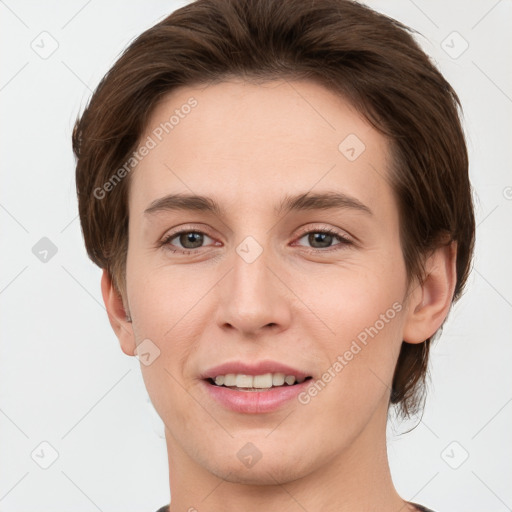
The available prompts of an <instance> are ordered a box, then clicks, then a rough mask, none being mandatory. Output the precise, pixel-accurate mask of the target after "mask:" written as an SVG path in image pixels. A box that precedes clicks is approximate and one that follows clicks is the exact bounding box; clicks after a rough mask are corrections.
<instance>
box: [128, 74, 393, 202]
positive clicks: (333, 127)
mask: <svg viewBox="0 0 512 512" xmlns="http://www.w3.org/2000/svg"><path fill="white" fill-rule="evenodd" d="M145 143H146V145H147V146H148V147H150V146H151V149H150V150H149V151H148V152H147V154H145V156H144V157H143V158H141V160H140V161H139V163H138V164H137V166H136V168H135V170H134V171H133V172H132V176H131V180H132V181H131V186H130V210H131V211H132V208H134V209H137V210H142V209H144V207H145V206H147V204H149V203H150V202H151V201H153V200H154V199H156V198H158V197H161V196H163V195H165V194H166V193H171V192H176V191H178V192H186V193H195V194H201V195H209V196H215V197H216V198H218V199H219V200H220V201H224V202H227V203H233V201H234V200H235V198H236V200H237V201H239V202H240V204H239V206H242V205H243V206H245V207H246V208H248V209H249V208H251V209H253V208H255V207H260V208H264V207H265V204H264V201H263V199H264V198H265V199H268V200H269V201H270V200H272V197H273V196H274V195H275V198H276V199H278V198H279V197H281V196H282V195H283V193H284V192H286V193H292V192H297V193H298V192H304V191H307V190H310V189H313V190H314V189H322V190H326V189H329V190H332V189H335V190H340V191H343V192H344V193H347V194H349V195H352V196H355V197H358V198H359V199H360V200H361V201H363V202H366V203H373V202H375V201H376V200H379V201H382V200H386V198H387V199H388V200H389V199H390V188H389V185H388V183H387V175H388V171H387V162H388V153H389V149H388V143H387V141H386V140H385V138H384V137H383V136H382V135H381V134H379V133H378V132H377V131H376V130H375V129H373V128H372V127H371V126H370V125H369V124H368V123H367V121H366V120H365V119H364V118H363V117H362V116H361V115H360V114H359V113H358V112H357V111H356V110H355V109H354V108H353V107H352V106H351V105H350V104H349V103H348V102H347V101H346V100H344V99H343V98H342V97H340V96H339V95H336V94H334V93H333V92H331V91H328V90H327V89H325V88H324V87H322V86H321V85H319V84H316V83H314V82H310V81H295V82H288V81H285V80H275V81H270V82H266V83H263V84H252V83H248V82H245V81H242V80H233V81H228V82H222V83H218V84H212V85H209V86H201V87H199V86H198V87H180V88H178V89H175V90H173V91H172V92H171V93H169V94H168V95H167V96H165V97H164V98H163V100H161V101H160V103H159V104H158V105H157V106H156V108H155V109H154V110H153V112H152V115H151V116H150V119H149V121H148V123H147V126H146V129H145V132H144V134H143V136H142V137H141V139H140V144H145ZM254 198H259V200H257V201H256V200H254Z"/></svg>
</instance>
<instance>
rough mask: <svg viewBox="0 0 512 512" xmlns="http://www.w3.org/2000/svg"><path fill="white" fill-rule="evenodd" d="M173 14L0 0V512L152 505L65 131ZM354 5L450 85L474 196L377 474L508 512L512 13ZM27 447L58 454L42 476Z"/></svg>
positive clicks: (154, 452) (146, 421)
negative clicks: (446, 308)
mask: <svg viewBox="0 0 512 512" xmlns="http://www.w3.org/2000/svg"><path fill="white" fill-rule="evenodd" d="M186 3H188V2H173V1H163V0H153V1H146V2H143V1H142V0H138V1H131V2H122V1H120V0H117V1H114V0H109V1H103V2H101V1H99V0H89V1H84V0H73V1H68V2H64V1H55V0H54V1H47V2H36V1H27V0H25V1H17V2H16V1H14V0H5V1H0V43H1V48H2V73H1V75H0V108H1V114H0V115H1V120H2V123H1V133H0V148H1V155H2V158H1V163H2V174H1V188H0V191H1V193H0V226H1V233H2V236H1V238H2V245H1V247H2V251H0V268H1V274H0V312H1V323H0V333H1V345H0V429H1V436H0V511H2V512H21V511H26V510H31V511H32V512H43V511H45V512H46V511H48V510H52V511H64V510H66V511H67V510H73V511H74V512H93V511H96V510H100V511H104V512H107V511H109V512H117V511H119V512H120V511H123V512H154V510H156V509H157V508H158V507H160V506H162V505H164V504H166V503H168V502H169V489H168V468H167V456H166V450H165V443H164V440H163V439H162V438H161V437H159V435H158V434H159V433H161V430H162V429H161V426H162V425H161V422H160V421H159V420H158V419H155V416H152V411H151V408H150V406H148V399H147V394H146V391H145V388H144V384H143V381H142V378H141V374H140V368H139V362H138V360H137V359H136V358H130V357H127V356H125V355H124V354H123V353H122V352H121V350H120V348H119V345H118V342H117V339H116V338H115V336H114V333H113V332H112V330H111V328H110V325H109V323H108V319H107V315H106V313H105V310H104V306H103V302H102V298H101V292H100V275H101V272H100V270H99V269H98V268H97V267H95V266H94V265H93V264H92V263H91V262H90V261H89V260H88V259H87V257H86V253H85V249H84V246H83V242H82V237H81V232H80V224H79V220H78V216H77V203H76V198H75V189H74V187H75V185H74V159H73V155H72V151H71V128H72V125H73V122H74V119H75V118H76V116H77V114H78V113H79V112H81V111H82V109H83V107H84V106H85V104H86V101H87V100H88V98H89V97H90V95H91V93H92V90H94V88H95V87H96V85H97V84H98V82H99V80H100V79H101V77H102V76H103V75H104V74H105V73H106V72H107V70H108V69H109V68H110V67H111V66H112V64H113V63H114V61H115V60H116V59H117V57H118V56H119V54H120V52H121V51H122V50H123V49H124V48H125V47H126V46H127V45H128V44H129V43H130V42H131V41H132V40H133V39H134V38H135V37H136V36H137V35H139V34H140V33H141V32H143V31H144V30H145V29H147V28H149V27H151V26H152V25H154V24H155V23H156V22H157V21H160V20H161V19H163V18H164V17H165V16H167V15H168V14H170V13H171V12H172V11H173V10H174V9H176V8H177V7H180V6H181V5H184V4H186ZM367 3H368V5H370V6H372V7H373V8H375V9H377V10H379V11H381V12H383V13H385V14H388V15H390V16H392V17H395V18H396V19H398V20H400V21H402V22H404V23H406V24H407V25H410V26H411V27H413V28H415V29H417V30H418V31H419V32H421V33H422V34H423V36H424V38H422V37H420V38H419V41H420V43H421V45H422V47H423V48H424V49H425V51H426V52H427V53H428V54H429V55H431V56H432V57H433V59H434V60H435V62H436V63H437V65H438V66H439V68H440V70H441V71H442V73H443V74H444V75H445V76H446V77H447V79H448V80H449V81H450V83H451V84H452V85H453V86H454V88H455V90H456V91H457V92H458V94H459V96H460V98H461V101H462V103H463V106H464V111H465V128H466V131H467V136H468V147H469V153H470V160H471V169H470V171H471V179H472V182H473V184H474V187H475V191H476V196H477V197H476V215H477V223H478V228H477V246H476V258H475V264H474V270H473V273H472V275H471V277H470V279H469V283H468V290H467V292H466V295H465V296H464V297H463V298H462V300H461V301H460V302H459V303H458V304H457V305H456V307H455V308H454V309H453V311H452V312H451V314H450V316H449V319H448V321H447V323H446V324H445V327H444V332H443V334H442V336H441V337H440V338H439V339H438V340H437V342H436V343H435V345H434V349H433V354H432V386H431V387H430V395H429V399H428V401H427V406H426V410H425V414H424V416H423V418H422V420H421V422H419V420H417V421H415V422H413V423H411V424H393V423H391V424H390V427H389V455H390V462H391V467H392V473H393V477H394V480H395V483H396V486H397V489H398V491H399V492H400V493H401V495H402V496H403V497H404V498H406V499H410V500H414V501H417V502H420V503H425V504H427V505H429V506H430V507H432V508H434V509H435V510H436V511H438V512H454V511H465V512H477V511H478V512H481V511H484V510H485V511H486V512H504V511H507V510H512V485H511V482H512V467H511V466H512V462H511V461H512V443H511V442H510V432H511V431H512V386H511V380H512V378H511V371H510V366H511V363H512V344H511V343H510V342H511V335H510V333H511V330H512V329H511V327H512V326H511V318H512V314H511V313H512V277H511V273H510V271H509V261H510V249H511V228H510V221H511V213H512V173H511V170H510V169H511V167H510V166H511V160H512V158H511V151H510V147H511V142H512V141H511V140H510V135H511V124H512V122H511V119H512V118H511V114H512V79H511V73H510V62H512V35H511V30H510V28H509V27H510V20H511V19H512V3H511V1H510V0H501V1H497V0H485V1H478V2H476V1H472V2H468V1H463V0H457V1H450V2H446V1H444V0H436V1H432V0H430V1H427V0H415V1H412V0H403V1H391V0H388V1H368V2H367ZM454 31H456V32H457V33H458V34H459V35H460V36H459V35H457V34H453V32H454ZM42 32H47V33H48V34H49V35H48V34H43V35H41V33H42ZM465 41H466V42H467V44H468V45H469V46H468V48H467V49H466V50H465V51H464V52H463V53H461V52H462V50H463V49H464V47H465V44H466V43H465ZM57 44H58V48H56V50H55V51H54V52H53V53H52V54H51V55H46V54H44V52H45V51H46V52H49V51H50V50H51V49H52V45H57ZM459 54H460V55H459ZM43 57H45V58H43ZM43 237H47V238H49V239H50V240H51V242H52V243H53V244H54V245H55V247H56V249H57V253H56V254H55V255H53V256H52V255H51V253H49V254H48V256H47V259H48V261H47V262H42V261H40V259H39V258H37V257H36V255H35V254H34V253H33V251H32V248H33V247H34V246H35V245H36V244H37V243H38V242H39V240H40V239H41V238H43ZM36 252H37V251H36ZM418 422H419V423H418ZM415 424H418V425H417V427H416V428H415V429H414V430H413V431H411V432H410V433H408V434H404V435H399V433H400V432H404V431H406V430H408V429H409V428H410V427H412V426H414V425H415ZM43 442H44V443H49V445H51V447H53V450H55V451H56V452H57V453H58V458H57V459H56V460H55V461H54V462H53V464H51V465H50V466H49V467H48V468H47V469H43V468H42V467H41V465H45V464H49V463H50V462H52V448H50V447H49V445H48V444H43V445H41V443H43ZM466 456H468V458H467V460H464V459H465V457H466ZM455 467H457V469H455ZM311 512H316V511H311Z"/></svg>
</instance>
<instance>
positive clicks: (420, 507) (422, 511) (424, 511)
mask: <svg viewBox="0 0 512 512" xmlns="http://www.w3.org/2000/svg"><path fill="white" fill-rule="evenodd" d="M411 505H414V506H415V507H416V508H417V509H418V510H419V512H435V511H434V510H432V509H431V508H427V507H424V506H423V505H419V504H418V503H412V502H411ZM158 512H165V511H164V510H162V511H160V510H159V511H158Z"/></svg>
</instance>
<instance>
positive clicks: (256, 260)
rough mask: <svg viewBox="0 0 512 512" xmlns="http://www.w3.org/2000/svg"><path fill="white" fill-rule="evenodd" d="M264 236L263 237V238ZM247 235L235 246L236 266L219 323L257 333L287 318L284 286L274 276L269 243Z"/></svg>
mask: <svg viewBox="0 0 512 512" xmlns="http://www.w3.org/2000/svg"><path fill="white" fill-rule="evenodd" d="M261 238H263V236H262V237H261ZM265 240H267V242H265V241H263V243H260V242H259V241H258V240H256V238H255V237H253V236H247V237H246V238H244V239H243V240H242V242H241V243H240V244H238V246H236V248H235V254H234V255H233V269H232V272H230V275H229V278H228V283H229V284H228V286H227V287H226V288H225V290H224V297H223V299H222V303H223V304H224V307H222V308H221V311H220V315H221V316H220V318H219V320H220V322H221V323H222V324H226V323H227V324H230V325H231V326H232V327H234V328H237V329H239V330H240V331H244V333H246V334H250V333H255V332H256V331H258V330H259V329H261V328H263V327H265V326H268V325H273V326H275V325H280V326H281V327H284V324H286V322H287V321H288V318H289V315H288V313H287V309H288V308H287V305H286V297H285V293H284V291H285V290H284V287H283V285H282V283H280V281H279V279H278V278H277V277H276V276H275V275H274V272H273V270H272V269H271V268H272V266H273V263H272V260H273V258H272V257H271V249H270V244H269V243H268V237H267V238H265Z"/></svg>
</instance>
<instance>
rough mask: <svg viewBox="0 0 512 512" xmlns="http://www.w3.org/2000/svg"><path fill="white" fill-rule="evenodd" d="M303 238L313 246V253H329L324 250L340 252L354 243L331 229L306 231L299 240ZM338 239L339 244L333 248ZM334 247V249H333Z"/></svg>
mask: <svg viewBox="0 0 512 512" xmlns="http://www.w3.org/2000/svg"><path fill="white" fill-rule="evenodd" d="M303 238H306V239H307V242H308V243H309V244H311V245H312V247H313V251H311V252H318V251H321V252H328V251H322V249H330V250H338V249H343V248H344V247H345V246H347V245H351V244H352V241H351V240H349V239H348V238H347V237H345V236H343V235H341V234H340V233H338V232H337V231H335V230H333V229H330V228H318V229H313V230H310V231H306V232H305V233H304V234H303V235H302V236H301V237H300V238H299V240H302V239H303ZM336 239H337V240H339V243H337V244H334V246H333V244H332V242H333V241H335V240H336ZM338 246H339V247H338ZM332 247H334V248H333V249H331V248H332Z"/></svg>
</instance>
